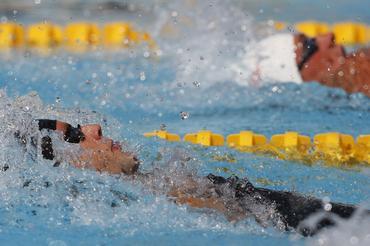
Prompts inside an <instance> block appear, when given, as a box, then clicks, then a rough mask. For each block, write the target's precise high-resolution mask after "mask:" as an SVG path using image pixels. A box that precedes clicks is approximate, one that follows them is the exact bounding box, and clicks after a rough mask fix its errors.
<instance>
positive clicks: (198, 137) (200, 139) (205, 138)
mask: <svg viewBox="0 0 370 246" xmlns="http://www.w3.org/2000/svg"><path fill="white" fill-rule="evenodd" d="M184 140H185V141H186V142H189V143H192V144H200V145H202V146H223V145H224V137H223V136H222V135H220V134H214V133H212V132H211V131H206V130H203V131H199V132H198V133H189V134H186V135H185V136H184Z"/></svg>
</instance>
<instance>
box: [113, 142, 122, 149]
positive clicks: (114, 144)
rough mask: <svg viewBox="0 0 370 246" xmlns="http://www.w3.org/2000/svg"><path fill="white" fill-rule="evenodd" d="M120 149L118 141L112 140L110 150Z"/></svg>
mask: <svg viewBox="0 0 370 246" xmlns="http://www.w3.org/2000/svg"><path fill="white" fill-rule="evenodd" d="M117 150H118V151H122V146H121V144H120V142H117V141H112V151H117Z"/></svg>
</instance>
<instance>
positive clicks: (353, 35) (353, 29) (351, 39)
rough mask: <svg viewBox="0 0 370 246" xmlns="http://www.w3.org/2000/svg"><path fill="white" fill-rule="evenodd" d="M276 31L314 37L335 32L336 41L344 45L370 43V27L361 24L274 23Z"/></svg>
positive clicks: (349, 22)
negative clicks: (291, 31)
mask: <svg viewBox="0 0 370 246" xmlns="http://www.w3.org/2000/svg"><path fill="white" fill-rule="evenodd" d="M272 24H273V26H274V27H275V29H276V30H287V29H291V28H293V29H295V30H296V31H297V32H301V33H304V34H306V35H307V36H309V37H314V36H317V35H319V34H325V33H328V32H333V33H334V35H335V41H336V43H338V44H342V45H358V44H359V45H364V44H368V43H370V26H369V25H367V24H365V23H360V22H352V21H347V22H338V23H333V24H328V23H325V22H317V21H303V22H298V23H295V24H289V23H285V22H280V21H272Z"/></svg>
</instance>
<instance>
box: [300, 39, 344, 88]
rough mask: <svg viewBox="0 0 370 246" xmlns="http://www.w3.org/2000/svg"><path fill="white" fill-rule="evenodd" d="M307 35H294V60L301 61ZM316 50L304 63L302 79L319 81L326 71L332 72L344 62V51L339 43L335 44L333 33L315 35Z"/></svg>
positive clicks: (325, 74)
mask: <svg viewBox="0 0 370 246" xmlns="http://www.w3.org/2000/svg"><path fill="white" fill-rule="evenodd" d="M305 39H308V37H307V36H305V35H303V34H299V35H296V36H295V37H294V42H295V45H296V48H297V49H296V61H297V64H299V62H300V61H302V56H303V53H304V49H305V48H306V47H304V45H303V44H304V43H305ZM315 42H316V46H317V47H318V49H317V51H316V52H315V53H314V54H313V55H312V56H311V57H310V58H309V59H308V61H307V62H305V63H304V65H303V67H302V69H301V71H300V72H301V75H302V78H303V80H304V81H311V80H315V81H321V80H322V78H323V77H325V76H327V74H328V73H334V72H336V70H337V69H338V68H339V67H340V66H341V65H342V64H343V63H344V59H345V52H344V48H343V46H341V45H337V44H335V38H334V34H333V33H328V34H325V35H319V36H317V37H315Z"/></svg>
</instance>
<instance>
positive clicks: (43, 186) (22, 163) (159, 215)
mask: <svg viewBox="0 0 370 246" xmlns="http://www.w3.org/2000/svg"><path fill="white" fill-rule="evenodd" d="M98 2H99V1H98ZM188 2H189V3H192V4H190V5H189V4H188ZM286 2H287V1H285V2H284V3H283V5H282V6H288V7H287V8H288V9H289V8H291V7H289V6H290V5H287V3H286ZM140 3H141V2H139V3H138V6H141V5H140ZM250 4H251V5H250V6H247V4H245V3H244V2H242V1H240V2H235V3H233V2H231V4H230V3H229V2H224V1H212V2H201V3H200V2H196V1H184V2H183V1H174V2H173V3H171V4H168V5H164V4H162V2H161V1H158V2H155V1H154V2H152V3H151V4H150V8H149V7H148V9H146V10H145V11H146V12H145V13H148V15H147V16H142V15H141V14H140V15H139V16H135V14H134V13H135V12H131V13H130V15H129V17H130V18H131V19H132V20H134V21H135V20H136V19H138V21H137V23H139V25H141V26H142V28H143V29H146V30H149V31H152V33H153V36H154V38H155V39H156V40H158V43H159V47H161V52H159V53H158V52H157V53H156V54H155V52H153V51H151V50H148V48H147V47H145V46H142V47H136V48H132V49H129V50H122V51H118V52H112V51H105V50H98V51H94V52H91V53H85V54H73V53H70V52H65V51H64V50H57V51H55V52H53V53H52V54H50V55H48V56H42V55H39V54H37V53H34V52H29V51H23V50H21V51H14V52H11V53H7V54H5V53H4V54H2V59H1V60H0V63H1V66H0V88H1V91H0V116H1V119H2V124H1V126H0V145H1V150H2V151H1V152H0V166H2V167H3V168H4V167H5V166H9V169H8V170H6V171H0V182H1V184H0V216H1V220H0V238H1V239H2V242H3V243H4V244H6V245H23V244H25V243H26V244H42V245H45V244H47V245H75V244H81V245H105V244H109V245H111V244H119V245H121V244H125V245H126V244H128V245H131V244H133V245H144V244H169V245H182V244H185V245H194V244H201V245H202V244H206V243H213V244H216V245H220V244H231V245H245V244H253V245H264V244H268V245H271V244H274V245H280V244H284V245H286V244H298V245H301V244H314V245H317V244H318V245H332V244H335V245H348V244H350V243H352V244H362V245H366V244H368V243H369V242H370V231H369V229H368V228H369V226H370V222H368V221H360V220H359V219H358V218H354V219H352V220H350V221H347V222H343V223H341V224H340V226H339V227H338V228H334V229H331V230H328V231H326V232H323V233H321V234H319V235H317V236H315V237H312V238H302V237H300V236H299V235H297V234H295V233H286V232H281V231H278V230H276V229H274V228H272V227H267V228H263V227H261V226H260V225H258V223H256V222H255V221H254V220H252V219H246V220H243V221H240V222H238V223H236V224H231V223H229V222H228V221H227V220H226V219H225V217H223V216H222V215H220V214H217V213H213V212H211V211H204V210H197V209H193V208H189V207H187V206H177V205H175V204H174V203H173V202H171V201H169V200H168V198H166V196H164V195H163V192H162V193H161V192H159V194H157V193H153V192H152V191H150V190H148V189H146V188H145V185H143V184H141V183H140V182H136V181H132V180H131V179H130V178H127V177H119V176H112V175H108V174H105V173H97V172H94V171H91V170H79V169H75V168H73V167H71V166H69V165H67V164H65V163H63V164H62V165H61V166H60V167H53V166H52V164H51V163H50V162H48V161H45V160H42V159H41V158H39V157H35V156H34V155H32V153H29V152H30V151H31V152H32V151H34V150H29V151H28V152H26V153H24V152H23V149H22V147H21V146H19V144H17V142H16V141H15V139H13V137H12V135H11V134H12V132H14V129H21V130H24V131H27V127H28V124H29V122H30V121H32V119H35V118H57V119H60V120H64V121H68V122H70V123H72V124H74V125H76V124H83V123H92V122H97V123H100V124H102V126H103V131H104V134H105V135H108V136H110V137H112V138H113V139H119V140H122V141H123V142H124V143H125V146H126V147H127V148H128V149H129V150H131V151H135V152H136V153H137V154H138V156H139V158H140V159H141V160H142V167H141V168H142V170H144V171H152V170H157V172H160V173H163V175H164V176H169V177H170V178H172V181H173V182H177V180H176V179H181V175H182V174H186V173H188V172H191V173H196V174H197V175H199V176H204V175H207V174H208V173H215V174H218V175H223V176H229V175H231V174H237V175H238V176H247V177H248V178H249V180H250V181H251V182H252V183H254V184H255V185H256V186H260V187H267V188H271V189H279V190H293V191H297V192H301V193H303V194H307V195H313V196H316V197H319V198H325V199H330V200H332V201H338V202H343V203H351V204H360V205H361V206H362V207H364V208H367V209H369V208H370V205H369V201H370V200H369V199H370V192H369V188H370V179H369V176H370V169H369V167H366V166H359V167H356V168H354V169H350V170H348V169H339V168H333V167H328V166H325V165H323V164H322V163H316V164H315V165H313V166H307V165H303V164H302V163H299V162H293V161H283V160H278V159H274V158H270V157H264V156H257V155H254V154H249V153H240V152H237V151H235V150H232V149H229V148H226V147H210V148H203V147H198V146H194V145H189V144H186V143H184V142H179V143H169V142H165V141H162V140H158V139H148V138H144V137H143V135H142V134H143V133H144V132H148V131H153V130H157V129H159V128H161V127H162V128H163V127H165V128H166V129H167V130H168V131H170V132H173V133H177V134H180V135H181V136H183V135H184V134H185V133H190V132H197V131H199V130H202V129H208V130H212V131H213V132H216V133H219V134H223V135H224V136H226V135H228V134H231V133H237V132H239V131H241V130H253V131H254V132H258V133H261V134H264V135H266V136H268V137H270V136H271V135H273V134H279V133H283V132H285V131H290V130H293V131H298V132H300V133H302V134H304V135H308V136H311V137H313V136H314V135H315V134H317V133H321V132H328V131H339V132H343V133H347V134H351V135H353V136H357V135H359V134H369V133H370V125H369V124H368V122H369V119H370V104H369V102H370V101H369V99H368V98H367V97H365V96H363V95H361V94H353V95H347V94H345V93H344V92H343V91H342V90H340V89H332V88H326V87H323V86H321V85H319V84H317V83H305V84H301V85H297V84H294V83H284V84H281V83H280V84H274V83H266V84H265V85H263V86H259V87H254V86H251V85H248V84H247V83H245V84H243V83H240V82H239V81H238V78H237V75H235V74H234V73H233V72H232V71H231V70H230V69H229V67H230V66H231V65H232V64H237V63H238V62H239V60H238V59H237V58H238V54H239V53H240V51H242V50H243V49H244V48H245V46H247V47H249V48H251V47H252V46H248V45H249V44H250V45H252V44H253V41H254V40H256V39H258V38H259V37H260V36H261V35H262V34H264V33H269V32H271V30H270V29H269V28H268V27H265V29H263V30H256V28H255V26H257V24H256V23H258V22H259V21H260V20H261V19H263V18H262V17H261V14H262V13H261V11H256V9H258V6H259V5H258V2H257V3H256V2H253V1H251V3H250ZM366 4H368V2H367V1H358V2H356V4H354V3H353V6H352V7H353V8H354V9H360V11H359V12H358V14H357V15H355V16H351V15H350V14H349V13H347V12H346V11H345V10H343V8H344V7H343V6H346V3H344V2H342V1H338V3H337V5H336V4H333V3H332V2H330V9H331V10H333V11H334V12H336V13H338V15H341V14H343V15H344V16H349V17H348V18H356V16H357V17H358V18H359V19H360V20H361V21H363V22H369V21H370V20H369V19H366V18H368V16H367V12H366V13H365V12H361V10H363V9H365V8H364V7H363V8H361V6H365V5H366ZM41 5H42V4H41ZM275 5H276V3H275ZM275 5H274V6H275ZM296 5H297V6H298V7H299V6H300V7H304V6H305V3H303V1H298V2H297V3H296ZM312 6H313V7H314V6H317V7H320V4H319V3H318V1H313V5H312ZM327 6H328V4H327V3H325V4H324V3H323V8H325V7H326V8H327ZM358 6H360V7H358ZM42 7H44V8H50V7H45V6H42ZM40 8H41V7H40ZM259 9H263V10H264V11H262V12H263V13H269V12H273V13H276V11H274V9H273V8H272V7H271V8H270V9H269V6H266V5H263V6H262V7H260V8H259ZM367 9H368V8H367ZM34 11H37V9H36V10H34ZM143 11H144V10H143ZM174 12H176V13H177V14H175V13H174ZM354 12H355V11H354ZM40 13H42V14H45V13H44V12H43V11H41V12H40ZM351 13H352V12H351ZM184 16H186V17H187V18H188V19H189V20H190V22H191V25H190V26H187V25H186V23H187V22H186V21H185V22H184V20H183V19H181V18H180V17H184ZM31 17H32V15H26V16H24V17H21V16H20V17H18V19H19V20H21V21H22V18H24V21H25V23H27V22H28V21H31V20H33V19H32V18H34V17H32V18H31ZM47 17H49V18H50V19H51V20H53V18H56V17H53V15H51V14H50V13H49V14H47ZM110 17H111V18H112V19H119V18H120V17H121V16H120V14H118V13H113V14H112V16H110ZM139 17H140V18H139ZM314 17H316V16H314ZM87 18H90V19H91V20H94V18H96V17H94V16H88V15H87ZM317 18H319V16H317ZM326 18H331V17H330V15H329V16H327V17H326ZM8 19H11V18H10V17H9V18H8ZM282 19H283V20H284V18H282ZM107 20H109V18H108V17H106V16H105V19H104V21H107ZM153 20H154V21H153ZM286 20H288V21H298V20H300V19H298V17H294V15H293V14H292V16H288V17H287V19H286ZM320 20H322V19H320ZM62 21H63V20H62ZM325 21H337V19H335V18H334V17H333V18H332V19H325ZM167 24H168V25H173V27H175V30H180V34H178V33H177V32H170V33H166V32H164V31H163V29H162V28H161V27H163V26H164V25H167ZM176 33H177V34H176ZM181 112H185V113H186V115H188V117H187V118H186V119H183V117H181ZM57 147H58V148H59V150H60V151H61V152H60V155H63V153H64V152H63V151H66V152H68V151H72V152H73V150H70V149H69V148H70V146H67V145H66V144H64V145H63V143H59V146H57ZM223 155H230V156H232V157H233V158H235V159H236V162H235V163H230V162H227V161H217V160H216V159H215V156H223ZM184 160H186V161H185V163H186V167H183V166H182V164H183V163H184ZM158 170H159V171H158ZM156 182H158V184H157V185H158V187H161V184H162V183H161V182H162V181H161V179H158V180H157V181H156Z"/></svg>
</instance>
